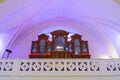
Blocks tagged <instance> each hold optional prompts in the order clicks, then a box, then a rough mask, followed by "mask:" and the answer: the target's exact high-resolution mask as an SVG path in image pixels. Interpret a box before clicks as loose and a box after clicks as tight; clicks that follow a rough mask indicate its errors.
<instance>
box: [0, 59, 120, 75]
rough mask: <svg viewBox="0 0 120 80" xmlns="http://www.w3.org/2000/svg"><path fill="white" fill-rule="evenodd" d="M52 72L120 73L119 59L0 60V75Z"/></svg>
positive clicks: (52, 73)
mask: <svg viewBox="0 0 120 80" xmlns="http://www.w3.org/2000/svg"><path fill="white" fill-rule="evenodd" d="M111 72H112V73H111ZM54 74H57V75H68V74H69V75H70V74H74V75H120V59H113V60H111V59H110V60H109V59H108V60H100V59H98V60H97V59H13V60H12V59H11V60H10V59H1V60H0V75H54Z"/></svg>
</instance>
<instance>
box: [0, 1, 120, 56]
mask: <svg viewBox="0 0 120 80" xmlns="http://www.w3.org/2000/svg"><path fill="white" fill-rule="evenodd" d="M57 29H62V30H66V31H68V32H70V33H71V34H72V33H79V34H81V35H83V38H84V39H85V40H88V43H89V49H90V54H91V57H92V58H119V57H120V49H119V48H120V0H0V57H1V58H2V56H3V54H6V53H5V49H10V50H12V54H11V56H10V57H11V58H28V55H29V54H30V48H31V41H32V40H36V39H37V35H38V34H41V33H46V34H48V33H49V32H51V31H53V30H57Z"/></svg>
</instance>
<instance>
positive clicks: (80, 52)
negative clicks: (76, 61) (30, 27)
mask: <svg viewBox="0 0 120 80" xmlns="http://www.w3.org/2000/svg"><path fill="white" fill-rule="evenodd" d="M51 35H52V40H51V41H50V40H49V36H48V35H46V34H41V35H39V36H38V40H36V41H32V46H31V53H30V55H29V57H30V58H90V54H89V49H88V41H84V40H82V36H81V35H79V34H73V35H72V36H71V40H69V41H68V35H69V32H66V31H64V30H56V31H53V32H51Z"/></svg>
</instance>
